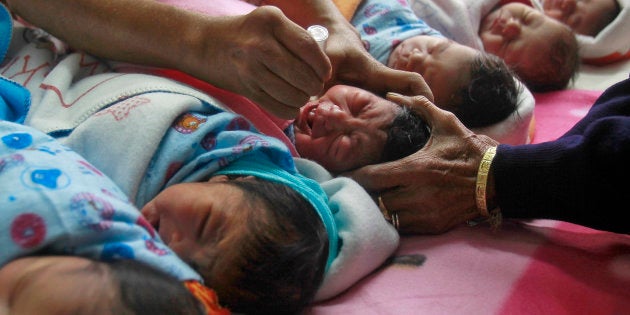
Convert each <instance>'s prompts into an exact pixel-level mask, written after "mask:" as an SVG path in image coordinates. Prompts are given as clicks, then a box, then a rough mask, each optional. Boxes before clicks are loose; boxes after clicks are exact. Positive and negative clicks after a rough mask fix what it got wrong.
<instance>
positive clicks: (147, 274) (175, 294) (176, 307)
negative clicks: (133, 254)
mask: <svg viewBox="0 0 630 315" xmlns="http://www.w3.org/2000/svg"><path fill="white" fill-rule="evenodd" d="M105 264H106V265H107V266H108V267H109V270H110V271H111V274H112V276H113V277H112V278H113V280H114V283H118V284H119V285H120V291H119V292H120V300H121V303H122V305H121V306H122V308H123V309H125V310H126V311H131V313H132V314H136V315H159V314H164V315H178V314H181V315H187V314H199V315H202V314H206V313H205V312H204V308H203V306H202V304H201V302H199V301H198V300H197V299H196V298H195V297H194V296H193V295H192V293H190V291H188V289H186V287H185V286H184V284H183V282H182V281H179V280H177V279H176V278H174V277H172V276H170V275H168V274H166V273H164V272H162V271H159V270H157V269H155V268H153V267H151V266H148V265H146V264H144V263H141V262H139V261H136V260H130V259H123V260H114V261H110V262H106V263H105ZM95 266H96V265H95ZM96 269H98V268H96ZM114 313H115V314H122V313H124V314H128V313H127V312H118V311H116V312H114Z"/></svg>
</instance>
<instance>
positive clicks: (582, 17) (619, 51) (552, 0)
mask: <svg viewBox="0 0 630 315" xmlns="http://www.w3.org/2000/svg"><path fill="white" fill-rule="evenodd" d="M531 3H532V4H533V5H534V7H537V8H539V10H541V11H544V12H545V14H546V15H547V16H550V17H552V18H554V19H556V20H558V21H560V22H563V23H564V24H566V25H568V26H569V27H570V28H571V29H573V31H574V32H575V33H576V38H577V41H578V43H579V46H580V57H581V58H582V62H584V63H588V64H594V65H605V64H610V63H614V62H617V61H620V60H625V59H628V58H630V41H628V40H627V34H628V32H629V31H630V0H564V1H559V0H546V1H542V0H540V1H539V0H531Z"/></svg>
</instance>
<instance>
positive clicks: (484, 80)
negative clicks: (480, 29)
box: [351, 0, 519, 128]
mask: <svg viewBox="0 0 630 315" xmlns="http://www.w3.org/2000/svg"><path fill="white" fill-rule="evenodd" d="M351 23H352V24H353V25H354V26H355V27H356V28H357V30H358V31H359V33H360V34H361V38H362V39H363V41H364V44H365V46H366V48H367V49H368V51H369V52H370V54H371V55H372V56H374V58H376V59H377V60H379V61H380V62H381V63H383V64H386V65H388V66H389V67H391V68H394V69H397V70H406V71H413V72H417V73H419V74H421V75H422V76H423V77H424V79H425V81H426V82H427V84H428V85H429V87H430V88H431V91H432V92H433V96H434V103H435V104H437V105H438V106H440V107H441V108H443V109H446V110H449V111H452V112H453V113H455V114H456V115H457V116H458V118H459V119H460V120H461V121H462V122H463V123H464V124H465V125H466V126H467V127H469V128H475V127H481V126H487V125H490V124H492V123H496V122H499V121H501V120H503V119H504V118H506V117H507V116H508V115H509V114H511V113H512V112H513V110H514V108H515V107H516V100H517V95H518V92H519V91H518V89H517V84H516V82H515V78H514V75H513V73H512V72H511V71H510V69H509V68H508V66H507V65H506V64H505V63H504V62H503V61H502V60H501V59H500V58H498V57H496V56H494V55H491V54H488V53H485V52H482V51H479V50H476V49H473V48H470V47H467V46H464V45H462V44H459V43H456V42H453V41H450V40H448V39H446V38H445V37H444V36H443V35H442V34H441V33H440V32H439V31H437V30H436V29H434V28H432V27H431V26H429V25H428V24H426V23H425V22H424V21H423V20H421V19H419V18H418V17H417V16H416V15H415V13H414V12H413V11H412V10H411V7H409V5H408V4H407V2H406V1H393V0H364V1H362V2H361V4H360V5H359V7H358V8H357V10H356V12H355V14H354V16H353V18H352V20H351ZM490 104H492V105H490Z"/></svg>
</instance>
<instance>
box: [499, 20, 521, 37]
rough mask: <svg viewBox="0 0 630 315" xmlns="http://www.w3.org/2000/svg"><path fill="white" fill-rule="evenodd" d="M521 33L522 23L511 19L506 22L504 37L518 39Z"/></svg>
mask: <svg viewBox="0 0 630 315" xmlns="http://www.w3.org/2000/svg"><path fill="white" fill-rule="evenodd" d="M520 33H521V23H520V21H519V20H517V19H515V18H513V17H511V18H510V19H509V20H507V22H505V27H504V28H503V37H505V38H507V39H512V38H515V37H517V36H518V35H519V34H520Z"/></svg>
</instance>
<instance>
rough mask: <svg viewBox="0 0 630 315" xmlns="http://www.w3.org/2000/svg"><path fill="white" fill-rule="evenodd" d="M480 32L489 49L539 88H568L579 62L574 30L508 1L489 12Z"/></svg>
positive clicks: (525, 80)
mask: <svg viewBox="0 0 630 315" xmlns="http://www.w3.org/2000/svg"><path fill="white" fill-rule="evenodd" d="M479 36H480V37H481V41H482V42H483V47H484V49H485V50H486V51H487V52H489V53H492V54H495V55H497V56H499V57H501V58H502V59H503V60H505V62H506V63H507V64H508V65H510V66H511V67H513V68H514V70H515V71H516V73H517V74H518V75H519V77H520V78H521V79H522V80H523V81H524V82H525V83H526V84H527V86H528V87H529V88H530V89H532V90H533V91H536V92H544V91H550V90H559V89H563V88H565V87H566V86H567V84H568V83H569V82H570V81H571V80H572V79H573V76H574V75H575V73H576V71H577V68H578V65H579V62H580V58H579V56H578V45H577V41H576V39H575V35H574V34H573V32H572V31H571V30H570V29H569V28H568V27H566V26H565V25H564V24H562V23H560V22H558V21H556V20H554V19H551V18H549V17H547V16H546V15H544V14H542V13H541V12H539V11H537V10H536V9H534V8H532V7H530V6H527V5H524V4H521V3H508V4H505V5H503V6H500V7H498V8H497V9H495V10H493V11H491V12H490V13H489V14H487V15H486V16H485V17H484V18H483V19H482V21H481V25H480V27H479Z"/></svg>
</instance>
